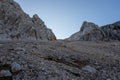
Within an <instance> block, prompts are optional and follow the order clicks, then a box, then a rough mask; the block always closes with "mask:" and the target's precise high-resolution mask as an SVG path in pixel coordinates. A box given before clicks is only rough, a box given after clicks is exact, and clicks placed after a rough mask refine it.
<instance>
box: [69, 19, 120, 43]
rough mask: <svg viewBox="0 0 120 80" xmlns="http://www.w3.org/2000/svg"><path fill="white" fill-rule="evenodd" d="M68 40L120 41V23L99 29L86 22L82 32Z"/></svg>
mask: <svg viewBox="0 0 120 80" xmlns="http://www.w3.org/2000/svg"><path fill="white" fill-rule="evenodd" d="M67 40H85V41H111V40H119V41H120V22H116V23H114V24H109V25H106V26H102V27H99V26H98V25H96V24H94V23H91V22H86V21H85V22H84V23H83V25H82V26H81V29H80V31H79V32H77V33H75V34H73V35H72V36H71V37H69V38H68V39H67Z"/></svg>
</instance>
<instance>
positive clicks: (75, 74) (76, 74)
mask: <svg viewBox="0 0 120 80" xmlns="http://www.w3.org/2000/svg"><path fill="white" fill-rule="evenodd" d="M65 71H67V72H68V73H70V74H72V75H74V76H76V77H80V74H79V73H75V72H72V71H70V70H67V69H65Z"/></svg>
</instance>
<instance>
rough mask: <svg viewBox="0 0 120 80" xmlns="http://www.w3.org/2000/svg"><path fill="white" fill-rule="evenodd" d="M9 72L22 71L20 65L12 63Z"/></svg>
mask: <svg viewBox="0 0 120 80" xmlns="http://www.w3.org/2000/svg"><path fill="white" fill-rule="evenodd" d="M11 70H12V72H13V73H18V72H19V71H21V70H22V67H21V65H20V64H18V63H16V62H14V63H12V64H11Z"/></svg>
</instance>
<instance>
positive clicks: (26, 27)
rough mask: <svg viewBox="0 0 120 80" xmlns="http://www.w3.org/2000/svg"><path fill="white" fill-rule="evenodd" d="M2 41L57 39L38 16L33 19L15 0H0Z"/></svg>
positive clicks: (0, 34) (0, 32)
mask: <svg viewBox="0 0 120 80" xmlns="http://www.w3.org/2000/svg"><path fill="white" fill-rule="evenodd" d="M3 2H4V3H3ZM1 24H2V25H1ZM51 38H52V39H51ZM0 39H4V40H8V39H9V40H18V39H19V40H55V39H56V37H55V35H54V33H53V32H52V30H50V29H48V28H47V26H46V25H45V24H44V22H43V21H42V20H41V19H40V18H39V16H38V15H37V14H35V15H33V18H31V17H29V15H28V14H26V13H25V12H24V11H23V10H22V9H21V7H20V6H19V4H17V3H16V2H14V1H13V0H0Z"/></svg>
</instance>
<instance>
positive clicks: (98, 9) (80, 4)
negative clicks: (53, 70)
mask: <svg viewBox="0 0 120 80" xmlns="http://www.w3.org/2000/svg"><path fill="white" fill-rule="evenodd" d="M15 1H16V2H18V3H19V4H20V6H21V7H22V9H23V10H24V12H26V13H27V14H29V15H30V16H31V17H32V16H33V15H34V14H38V15H39V17H40V18H41V19H42V20H43V21H44V22H45V25H47V27H48V28H50V29H52V31H53V32H54V33H55V35H56V37H57V38H58V39H64V38H68V37H69V36H70V35H72V34H73V33H75V32H77V31H79V30H80V27H81V25H82V23H83V21H88V22H94V23H95V24H97V25H99V26H102V25H106V24H110V23H114V22H116V21H119V20H120V0H15Z"/></svg>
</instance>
